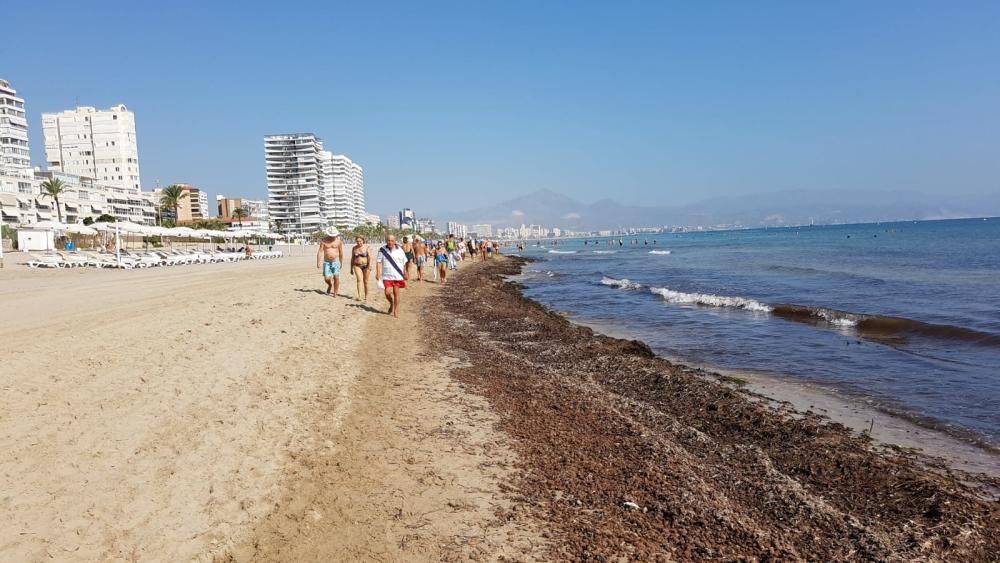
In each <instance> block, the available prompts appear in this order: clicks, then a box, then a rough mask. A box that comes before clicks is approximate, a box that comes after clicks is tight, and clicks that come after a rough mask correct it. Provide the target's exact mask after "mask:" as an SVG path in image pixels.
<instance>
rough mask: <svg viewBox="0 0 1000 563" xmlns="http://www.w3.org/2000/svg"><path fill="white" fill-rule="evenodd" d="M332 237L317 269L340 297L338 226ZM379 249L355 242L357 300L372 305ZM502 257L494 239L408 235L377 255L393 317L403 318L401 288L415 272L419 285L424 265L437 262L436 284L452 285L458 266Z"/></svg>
mask: <svg viewBox="0 0 1000 563" xmlns="http://www.w3.org/2000/svg"><path fill="white" fill-rule="evenodd" d="M324 234H325V235H326V236H325V237H323V239H321V240H320V242H319V250H318V251H317V253H316V268H318V269H321V270H322V272H323V280H324V281H325V282H326V293H327V294H328V295H332V296H333V297H336V296H337V295H338V294H339V292H340V273H341V271H342V270H343V268H344V260H345V258H346V256H345V249H344V243H343V240H342V239H341V237H340V231H339V230H337V228H336V227H329V228H327V229H326V231H325V233H324ZM372 253H373V251H372V250H371V248H370V247H369V246H368V243H367V241H366V240H365V238H364V237H362V236H358V237H355V239H354V245H353V246H352V247H351V249H350V262H349V267H350V273H351V275H352V276H354V284H355V299H357V300H358V301H362V302H364V303H367V302H368V279H369V273H370V271H371V264H372V258H373V256H372ZM499 253H500V245H499V243H496V242H494V241H485V240H481V241H475V240H473V239H472V238H461V237H459V238H456V237H455V235H448V238H447V239H441V240H437V241H431V242H427V241H425V240H424V239H423V238H421V237H419V236H414V237H413V238H412V239H411V238H410V237H403V242H402V244H397V241H396V236H395V235H389V236H387V237H386V239H385V245H383V246H381V247H379V248H378V249H377V250H375V251H374V263H375V280H376V283H377V284H378V286H379V287H380V288H382V289H383V290H384V292H385V298H386V301H388V302H389V311H388V313H389V314H391V315H392V316H394V317H398V316H399V301H400V293H399V290H401V289H405V288H406V282H407V281H408V280H409V279H410V272H411V271H415V272H416V276H417V281H423V279H424V267H425V266H426V265H427V262H428V261H430V262H431V272H432V277H433V279H434V281H437V282H438V283H446V282H447V281H448V272H449V271H450V270H457V269H458V263H459V262H462V261H463V260H475V259H476V257H477V255H478V256H479V257H480V259H481V260H487V259H488V258H492V257H493V256H495V255H498V254H499Z"/></svg>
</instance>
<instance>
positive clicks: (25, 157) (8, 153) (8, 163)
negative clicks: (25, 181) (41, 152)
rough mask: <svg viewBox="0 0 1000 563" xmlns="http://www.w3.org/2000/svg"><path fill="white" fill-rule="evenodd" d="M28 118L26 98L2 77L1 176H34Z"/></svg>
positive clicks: (0, 112)
mask: <svg viewBox="0 0 1000 563" xmlns="http://www.w3.org/2000/svg"><path fill="white" fill-rule="evenodd" d="M33 175H34V174H33V172H32V169H31V152H30V151H29V149H28V120H27V118H26V117H25V114H24V100H23V99H22V98H19V97H17V91H16V90H14V88H13V87H12V86H11V85H10V82H7V81H6V80H3V79H0V176H7V177H10V178H32V177H33Z"/></svg>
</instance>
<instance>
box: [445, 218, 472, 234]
mask: <svg viewBox="0 0 1000 563" xmlns="http://www.w3.org/2000/svg"><path fill="white" fill-rule="evenodd" d="M468 232H469V229H468V227H466V226H465V225H463V224H461V223H456V222H455V221H448V234H449V235H455V236H456V237H458V238H465V237H466V234H467V233H468Z"/></svg>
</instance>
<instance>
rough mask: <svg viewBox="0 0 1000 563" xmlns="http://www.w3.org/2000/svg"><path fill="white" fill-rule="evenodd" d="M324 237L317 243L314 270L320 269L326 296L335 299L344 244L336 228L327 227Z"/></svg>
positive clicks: (342, 260) (342, 264) (342, 262)
mask: <svg viewBox="0 0 1000 563" xmlns="http://www.w3.org/2000/svg"><path fill="white" fill-rule="evenodd" d="M325 233H326V236H325V237H323V239H322V240H320V241H319V250H318V251H317V252H316V268H322V270H323V281H325V282H326V294H327V295H330V292H331V291H332V292H333V296H334V297H336V296H337V293H338V292H340V270H341V269H342V268H343V267H344V243H343V241H341V240H340V231H338V230H337V228H336V227H327V228H326V231H325Z"/></svg>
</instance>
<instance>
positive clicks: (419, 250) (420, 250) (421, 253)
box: [413, 238, 427, 281]
mask: <svg viewBox="0 0 1000 563" xmlns="http://www.w3.org/2000/svg"><path fill="white" fill-rule="evenodd" d="M413 254H414V255H415V256H416V260H417V281H423V279H424V262H426V261H427V243H426V242H424V239H422V238H418V239H417V242H415V243H414V244H413Z"/></svg>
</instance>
